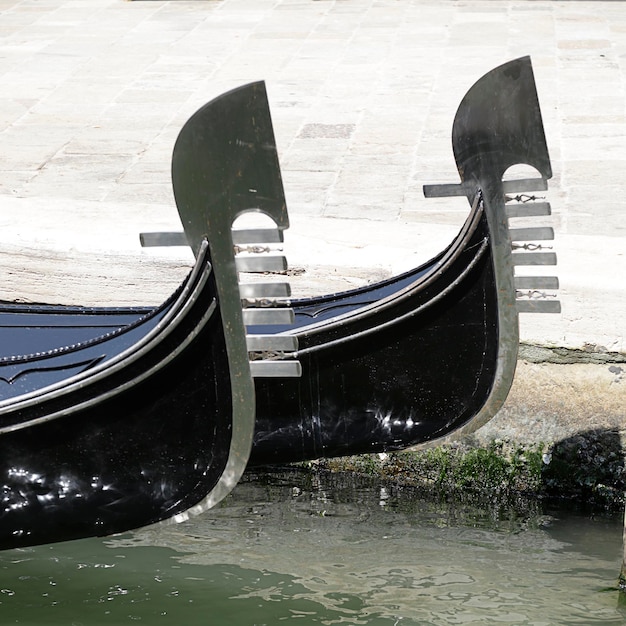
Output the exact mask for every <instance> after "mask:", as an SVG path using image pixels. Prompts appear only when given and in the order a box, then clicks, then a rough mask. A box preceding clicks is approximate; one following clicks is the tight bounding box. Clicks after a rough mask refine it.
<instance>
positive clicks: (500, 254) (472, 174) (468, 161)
mask: <svg viewBox="0 0 626 626" xmlns="http://www.w3.org/2000/svg"><path fill="white" fill-rule="evenodd" d="M452 147H453V151H454V157H455V160H456V165H457V169H458V171H459V175H460V177H461V185H460V187H462V188H463V190H464V191H465V192H466V195H467V198H468V200H469V201H470V203H471V202H472V201H473V198H474V195H475V194H476V193H480V194H481V195H482V198H483V202H484V209H485V213H486V216H487V221H488V224H489V238H490V245H491V252H492V259H493V267H494V276H495V283H496V284H495V286H496V290H497V293H498V333H499V348H498V365H497V369H496V375H495V380H494V384H493V388H492V391H491V394H490V396H489V399H488V401H487V402H486V403H485V405H484V406H483V408H482V409H481V411H480V413H479V414H478V415H477V416H476V417H475V418H474V421H473V423H472V424H470V425H468V428H467V429H466V430H467V432H471V431H472V430H475V429H476V428H478V427H479V426H481V425H482V424H484V423H485V422H487V421H488V420H489V419H491V418H492V417H493V416H494V415H495V414H496V413H497V411H498V410H499V409H500V407H501V406H502V405H503V403H504V401H505V399H506V397H507V395H508V393H509V389H510V387H511V384H512V382H513V377H514V375H515V368H516V365H517V354H518V348H519V323H518V322H519V320H518V306H517V292H516V286H515V279H514V265H515V260H514V256H513V254H512V249H511V233H510V231H509V224H508V216H507V208H506V202H507V200H510V198H507V196H506V194H507V193H509V192H510V191H511V190H513V191H517V192H519V191H521V189H522V188H523V190H524V191H535V190H538V189H539V188H541V189H545V188H546V186H547V185H546V179H548V178H550V177H551V176H552V167H551V164H550V156H549V154H548V148H547V145H546V138H545V133H544V129H543V122H542V118H541V110H540V108H539V100H538V97H537V90H536V87H535V79H534V75H533V70H532V65H531V62H530V57H528V56H526V57H522V58H519V59H515V60H513V61H510V62H508V63H505V64H504V65H501V66H499V67H496V68H495V69H494V70H492V71H490V72H489V73H487V74H486V75H485V76H483V77H482V78H481V79H479V80H478V81H477V82H476V83H475V84H474V85H473V86H472V87H471V88H470V89H469V91H468V92H467V93H466V95H465V97H464V98H463V100H462V101H461V104H460V105H459V108H458V110H457V113H456V116H455V119H454V124H453V128H452ZM519 164H523V165H530V166H532V167H534V168H535V169H536V170H537V171H538V172H539V174H540V175H541V178H539V179H537V180H536V181H532V180H524V181H507V182H503V180H502V177H503V176H504V174H505V172H506V171H507V170H508V169H509V168H510V167H512V166H514V165H519ZM518 183H521V188H520V190H516V189H515V186H516V185H517V184H518ZM535 183H537V189H532V188H529V186H533V185H534V184H535ZM529 204H532V203H529ZM539 205H540V206H539ZM546 207H548V208H547V211H546ZM530 210H531V209H529V208H527V207H526V205H524V207H523V212H524V214H526V213H527V212H529V211H530ZM533 210H534V211H535V212H538V213H545V212H549V205H546V204H545V203H538V206H537V207H535V208H534V209H533ZM509 213H514V210H513V209H510V210H509ZM520 214H522V212H520ZM533 258H534V259H537V258H538V257H533ZM529 259H530V256H526V257H524V259H523V260H524V261H528V260H529ZM518 262H520V261H518ZM520 309H521V310H530V309H529V308H528V307H526V308H525V305H523V304H522V305H520ZM540 309H541V307H534V308H533V310H540ZM460 434H462V433H460Z"/></svg>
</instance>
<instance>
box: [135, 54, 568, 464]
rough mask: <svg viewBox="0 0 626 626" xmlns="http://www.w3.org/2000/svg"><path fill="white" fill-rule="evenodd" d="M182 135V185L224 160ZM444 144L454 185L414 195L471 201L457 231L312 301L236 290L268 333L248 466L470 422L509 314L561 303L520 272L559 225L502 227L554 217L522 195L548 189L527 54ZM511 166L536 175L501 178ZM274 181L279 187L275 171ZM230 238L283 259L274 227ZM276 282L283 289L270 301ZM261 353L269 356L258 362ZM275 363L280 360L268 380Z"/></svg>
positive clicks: (192, 234) (483, 84)
mask: <svg viewBox="0 0 626 626" xmlns="http://www.w3.org/2000/svg"><path fill="white" fill-rule="evenodd" d="M211 124H212V120H211V110H210V109H209V108H205V109H204V110H203V111H201V112H199V113H198V115H197V118H196V119H195V120H192V121H190V123H189V127H188V128H187V131H186V134H187V135H188V136H189V137H192V136H202V137H204V138H205V137H206V132H205V129H207V128H210V127H211ZM191 146H192V142H191V140H189V141H186V142H182V143H181V144H180V145H178V144H177V146H176V148H175V149H174V157H173V173H174V187H175V189H176V188H179V189H189V188H191V187H192V185H191V180H192V178H193V177H195V178H200V177H201V176H202V172H206V171H213V170H214V169H215V168H219V167H220V163H219V162H218V160H216V158H215V155H218V154H220V153H222V152H226V150H225V149H224V147H221V148H218V147H217V146H214V145H210V144H209V143H208V142H207V141H206V139H203V140H202V141H196V142H195V143H194V144H193V146H194V147H193V148H191ZM452 146H453V151H454V156H455V160H456V164H457V168H458V171H459V174H460V178H461V182H460V183H455V184H448V185H427V186H425V188H424V191H425V194H426V195H427V196H429V197H432V196H439V197H441V196H465V197H467V199H468V201H469V205H470V212H469V216H468V218H467V220H466V222H465V224H464V226H463V227H462V228H461V230H460V232H459V234H458V236H457V237H456V238H455V240H454V241H453V242H452V243H451V244H450V245H449V246H448V247H447V248H446V249H445V250H444V251H442V252H441V253H440V254H439V255H437V256H436V257H435V258H433V259H432V260H430V261H429V262H427V263H425V264H424V265H422V266H420V267H418V268H416V269H414V270H412V271H409V272H407V273H405V274H402V275H400V276H396V277H394V278H392V279H389V280H386V281H382V282H378V283H376V284H373V285H369V286H366V287H363V288H361V289H355V290H351V291H347V292H343V293H337V294H329V295H323V296H319V297H314V298H307V299H290V298H289V286H288V284H278V285H276V284H274V285H265V286H259V285H256V284H244V285H242V286H241V297H242V303H243V306H244V316H246V317H245V320H246V325H247V332H248V335H249V340H251V339H254V340H255V341H261V340H262V341H265V342H267V341H270V339H271V340H272V341H274V342H275V345H274V346H273V347H272V348H270V347H269V346H267V345H266V346H265V351H264V352H261V353H259V352H254V351H251V358H252V359H253V360H252V367H253V375H255V396H256V427H255V435H254V442H253V447H252V452H251V456H250V460H249V466H256V465H263V464H276V463H286V462H294V461H305V460H311V459H316V458H320V457H332V456H341V455H349V454H358V453H367V452H385V451H391V450H399V449H403V448H407V447H412V446H416V445H420V444H428V443H430V442H433V441H440V440H442V439H444V438H446V437H448V436H450V435H453V434H454V435H455V436H457V435H460V434H466V433H469V432H472V431H473V430H475V429H476V428H478V427H479V426H480V425H482V424H484V423H485V422H486V421H488V420H489V419H490V418H491V417H493V415H495V413H496V412H497V411H498V410H499V408H500V407H501V406H502V404H503V402H504V400H505V399H506V397H507V394H508V392H509V389H510V386H511V383H512V380H513V376H514V372H515V367H516V363H517V352H518V343H519V333H518V312H520V311H523V312H552V313H557V312H559V311H560V304H559V302H558V300H557V299H556V297H555V291H556V290H557V289H558V279H557V278H556V277H555V276H545V275H539V276H523V275H522V276H516V275H515V267H516V266H523V265H531V266H532V265H553V264H555V263H556V255H555V254H554V252H551V251H545V250H544V248H546V247H547V246H546V245H545V244H544V243H543V242H544V241H545V240H549V239H552V238H553V236H554V233H553V230H552V229H551V228H546V227H525V228H509V223H508V220H509V218H518V217H527V218H530V219H531V220H532V219H535V218H536V217H538V216H539V217H541V216H545V215H549V214H550V205H549V204H548V203H546V202H544V201H542V199H541V198H538V197H537V196H535V195H533V194H532V192H542V191H545V190H546V189H547V180H548V179H549V178H550V177H551V176H552V170H551V165H550V159H549V155H548V149H547V146H546V139H545V133H544V129H543V123H542V118H541V111H540V108H539V102H538V97H537V91H536V87H535V81H534V75H533V70H532V64H531V61H530V58H529V57H522V58H520V59H516V60H514V61H511V62H509V63H506V64H504V65H502V66H500V67H497V68H496V69H494V70H492V71H491V72H489V73H488V74H486V75H485V76H484V77H482V78H481V79H480V80H478V81H477V82H476V84H475V85H474V86H473V87H472V88H471V89H470V90H469V91H468V92H467V94H466V96H465V97H464V98H463V100H462V102H461V104H460V106H459V108H458V110H457V113H456V116H455V119H454V123H453V130H452ZM191 155H193V156H191ZM520 164H523V165H529V166H531V167H532V168H534V170H535V171H536V172H538V174H539V176H538V177H534V178H523V179H517V180H506V181H503V177H504V175H505V173H506V172H507V170H509V168H511V167H512V166H515V165H520ZM193 172H195V174H194V173H193ZM270 176H272V177H273V180H274V181H275V187H274V189H273V194H274V195H276V194H277V191H276V190H277V189H279V188H281V183H280V171H279V170H276V171H274V172H267V177H268V178H267V180H269V177H270ZM203 202H208V199H198V200H197V205H196V206H193V202H190V203H187V204H186V203H180V202H179V203H178V206H179V212H180V215H181V219H182V221H183V225H184V228H185V232H184V235H183V234H180V235H177V234H176V233H169V234H161V236H159V235H157V234H152V235H150V234H144V244H148V245H152V244H159V243H167V241H168V240H169V243H172V244H176V243H180V244H183V245H184V244H186V243H187V242H188V241H194V239H197V236H198V235H197V234H196V230H197V227H196V226H194V225H192V221H193V216H194V215H196V214H197V213H198V212H199V210H200V207H201V206H202V203H203ZM198 232H201V229H200V230H199V231H198ZM235 233H237V231H235ZM235 238H236V239H237V241H240V240H245V241H247V244H246V245H247V246H248V247H252V248H256V249H264V250H266V251H267V253H268V254H267V258H266V264H265V265H258V266H254V267H253V268H252V269H258V270H259V271H263V270H266V271H268V270H269V271H281V269H284V268H285V267H286V265H285V261H284V260H282V259H275V258H271V256H270V255H271V244H272V243H275V242H279V241H282V230H281V231H280V233H279V235H275V236H274V235H272V236H270V237H267V236H264V235H263V234H262V233H260V232H258V233H256V236H255V235H253V234H252V233H247V234H246V237H242V236H241V234H238V233H237V234H236V236H235ZM237 250H244V253H240V254H238V255H236V256H235V262H239V263H240V265H239V269H240V270H250V269H251V267H250V266H248V265H245V258H243V259H242V258H241V257H242V256H244V255H245V250H246V248H245V247H244V248H241V247H238V248H237ZM255 263H256V262H255ZM263 289H265V290H266V292H263V291H262V290H263ZM253 290H255V291H253ZM270 293H271V294H272V295H274V296H279V298H278V299H274V300H272V301H271V302H269V301H264V296H266V295H268V294H270ZM281 342H282V343H281ZM259 354H262V356H263V358H264V360H265V363H264V364H261V363H258V364H257V363H256V362H255V360H254V359H256V358H259ZM271 363H274V366H275V367H278V366H282V367H283V368H284V369H283V370H282V371H281V370H278V369H276V370H275V371H274V373H273V374H272V375H271V376H267V375H264V374H263V373H262V372H261V370H262V368H263V367H265V368H266V367H268V366H270V364H271ZM257 365H258V366H259V367H258V369H256V370H255V366H257ZM290 367H291V368H296V367H297V368H298V370H297V371H298V374H299V375H298V374H296V373H294V372H291V373H290V370H289V368H290ZM294 371H295V370H294Z"/></svg>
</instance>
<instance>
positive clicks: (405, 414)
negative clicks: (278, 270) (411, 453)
mask: <svg viewBox="0 0 626 626" xmlns="http://www.w3.org/2000/svg"><path fill="white" fill-rule="evenodd" d="M488 237H489V232H488V229H487V226H486V220H485V218H484V215H483V214H482V211H481V207H480V205H477V207H476V211H475V214H474V215H473V219H470V220H469V223H468V225H467V228H466V232H465V233H463V234H462V235H461V236H460V237H459V241H457V242H456V246H453V247H452V248H451V249H450V250H449V251H448V256H447V257H446V258H445V259H444V260H443V262H441V261H440V262H441V266H439V267H438V268H437V270H436V271H431V272H430V273H428V272H427V273H426V275H425V276H424V272H422V271H420V272H416V273H415V275H414V276H412V277H411V285H410V286H408V287H407V286H406V282H407V278H408V277H406V276H405V277H401V278H399V279H398V281H397V283H396V282H394V281H387V282H386V283H385V286H384V289H383V288H382V287H380V286H378V287H376V288H372V292H373V293H372V294H371V295H374V294H375V295H376V296H377V297H378V298H379V300H378V301H377V303H376V302H375V303H374V304H373V305H371V310H370V311H369V312H368V313H367V314H364V315H362V316H360V317H359V316H354V317H353V316H350V314H347V316H346V318H345V319H344V320H342V322H341V323H332V321H331V322H329V323H328V324H327V325H326V327H323V326H322V327H321V328H319V329H318V330H316V331H315V332H312V330H311V329H309V332H307V329H306V327H302V326H300V329H299V333H298V337H299V341H300V349H299V358H300V361H301V363H302V367H303V375H302V378H300V379H285V380H282V381H275V380H272V379H257V380H256V381H255V382H256V395H257V420H256V431H255V438H254V446H253V450H252V454H251V457H250V461H249V465H259V464H270V463H279V462H288V461H299V460H306V459H314V458H319V457H330V456H340V455H346V454H358V453H365V452H378V451H388V450H397V449H401V448H406V447H408V446H411V445H415V444H418V443H424V442H426V441H429V440H430V439H433V438H437V437H441V436H443V435H446V434H448V433H450V432H452V431H454V430H455V429H457V428H459V427H460V426H461V425H463V424H465V423H466V422H467V421H468V420H469V419H471V418H472V417H473V416H474V415H475V414H476V412H477V411H478V410H479V409H480V407H481V406H482V404H483V403H484V401H485V399H486V397H487V396H488V395H489V392H490V390H491V386H492V384H493V379H494V372H495V361H496V358H497V353H498V325H497V314H496V313H497V297H496V292H495V289H494V278H493V268H492V264H491V256H490V253H489V246H488ZM431 270H433V267H432V266H431ZM381 290H382V293H381ZM366 294H367V290H362V291H361V293H359V294H353V295H354V301H353V302H350V298H349V297H348V296H347V294H344V295H343V296H341V295H339V296H337V297H336V298H335V299H326V300H322V301H321V302H318V303H312V302H308V303H304V302H302V303H295V309H296V315H297V316H301V317H303V316H306V317H308V316H310V315H312V314H313V311H314V309H315V308H316V307H318V308H319V310H320V311H322V312H327V311H328V310H332V309H331V307H332V306H333V305H336V306H337V307H340V308H339V309H338V310H339V311H346V309H348V307H350V305H351V306H352V309H351V311H352V314H354V312H355V311H358V309H359V308H361V307H363V306H364V304H363V301H364V300H365V299H366V297H365V296H366ZM383 294H384V297H382V298H381V296H383ZM381 300H382V301H385V300H386V302H385V306H381V305H380V301H381ZM322 315H323V313H322ZM314 319H315V317H314Z"/></svg>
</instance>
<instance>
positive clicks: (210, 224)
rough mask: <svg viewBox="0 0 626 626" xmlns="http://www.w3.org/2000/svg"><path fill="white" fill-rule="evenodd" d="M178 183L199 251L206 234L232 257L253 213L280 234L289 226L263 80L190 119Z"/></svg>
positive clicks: (184, 217)
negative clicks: (235, 234)
mask: <svg viewBox="0 0 626 626" xmlns="http://www.w3.org/2000/svg"><path fill="white" fill-rule="evenodd" d="M172 182H173V185H174V195H175V198H176V204H177V205H178V212H179V215H180V218H181V221H182V223H183V228H184V229H185V233H186V235H187V239H188V240H189V243H190V245H191V247H192V248H193V250H194V251H195V250H196V249H197V246H198V243H199V242H200V241H201V240H202V237H203V236H206V237H208V238H209V242H210V244H211V251H212V253H213V254H214V253H215V252H214V248H215V251H217V252H218V253H219V251H220V250H221V249H222V248H225V247H227V246H228V247H229V250H228V256H232V235H231V233H230V229H231V226H232V224H233V222H234V221H235V219H236V218H237V217H238V216H239V215H241V214H243V213H246V212H248V211H259V212H262V213H265V214H266V215H268V216H269V217H271V218H272V220H273V221H274V222H275V224H276V226H277V228H278V229H279V230H283V229H285V228H287V227H288V226H289V218H288V215H287V207H286V203H285V196H284V191H283V183H282V177H281V174H280V165H279V162H278V154H277V151H276V142H275V139H274V131H273V128H272V120H271V116H270V110H269V104H268V101H267V93H266V91H265V84H264V83H263V82H256V83H250V84H248V85H244V86H242V87H239V88H237V89H233V90H232V91H229V92H227V93H225V94H223V95H221V96H219V97H217V98H215V99H214V100H212V101H211V102H209V103H208V104H206V105H205V106H203V107H202V108H201V109H200V110H199V111H197V112H196V113H195V114H194V115H193V116H192V117H191V118H190V119H189V121H188V122H187V123H186V124H185V126H184V128H183V129H182V131H181V133H180V135H179V137H178V140H177V141H176V145H175V147H174V155H173V158H172ZM209 231H210V232H209ZM226 233H228V236H227V237H226ZM227 240H228V241H227ZM215 265H216V263H214V266H215Z"/></svg>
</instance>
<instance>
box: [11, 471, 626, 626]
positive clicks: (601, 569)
mask: <svg viewBox="0 0 626 626" xmlns="http://www.w3.org/2000/svg"><path fill="white" fill-rule="evenodd" d="M469 500H470V501H469V502H464V503H459V502H456V503H445V502H440V501H437V500H433V499H425V498H420V497H417V494H416V493H415V492H413V491H411V490H410V489H399V488H395V487H392V486H389V485H382V484H379V483H377V482H376V481H362V480H353V479H346V478H345V477H343V476H337V475H330V474H329V475H321V476H320V475H318V474H310V473H306V472H294V471H290V472H282V473H276V474H267V473H255V474H250V475H247V476H246V478H245V480H244V481H243V482H242V484H240V485H239V486H238V487H237V489H236V490H235V491H234V492H233V494H232V495H231V496H230V497H229V498H227V500H226V501H225V502H224V503H223V504H222V505H221V506H220V507H218V508H217V509H216V510H214V511H211V512H209V513H207V514H205V515H202V516H200V517H199V518H196V519H194V520H191V521H190V522H188V523H185V524H181V525H172V526H161V527H158V528H151V529H145V530H142V531H138V532H136V533H129V534H126V535H123V536H118V537H113V538H107V539H101V540H100V539H99V540H85V541H77V542H69V543H65V544H58V545H52V546H42V547H38V548H31V549H24V550H14V551H9V552H3V553H0V577H1V578H0V618H1V622H0V623H2V624H3V625H4V624H32V625H34V624H67V625H85V626H87V625H90V626H93V625H96V624H98V625H100V624H103V625H104V624H135V623H137V622H139V623H144V624H177V625H178V624H180V625H181V626H183V625H184V626H187V625H190V626H194V625H196V624H198V625H200V624H228V625H233V626H239V625H247V626H254V625H261V624H267V625H273V624H281V623H283V622H295V623H298V624H372V625H378V624H380V625H385V626H387V625H393V624H398V625H406V624H410V625H414V624H425V625H426V624H433V625H435V624H436V625H439V624H442V625H443V624H446V625H447V624H465V625H467V624H489V623H493V624H533V625H543V624H546V625H547V624H568V625H569V624H624V623H626V612H625V611H624V610H623V609H622V608H620V607H619V606H618V592H617V591H616V589H615V587H616V582H617V577H618V575H619V568H620V565H621V558H622V545H621V533H622V516H621V514H606V515H605V514H595V515H591V514H589V513H587V514H583V513H577V512H575V511H572V510H567V509H564V508H550V509H549V510H545V509H543V508H542V506H541V505H540V503H538V502H532V501H530V502H521V503H520V502H518V503H516V504H515V505H512V506H503V505H501V504H493V503H484V502H483V503H476V502H472V501H471V498H469Z"/></svg>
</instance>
